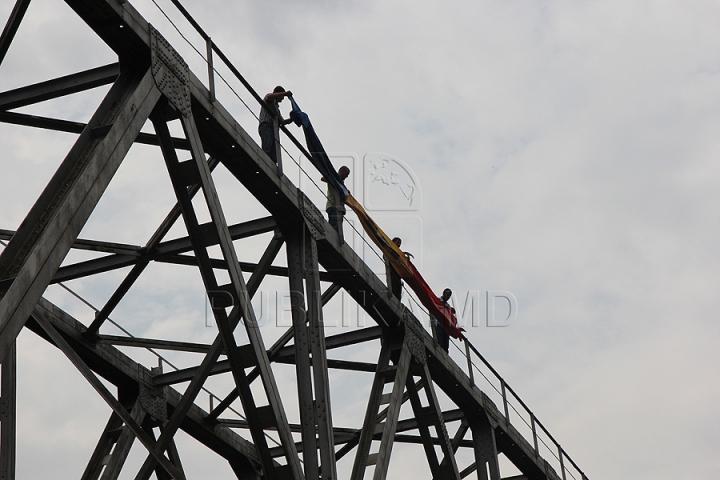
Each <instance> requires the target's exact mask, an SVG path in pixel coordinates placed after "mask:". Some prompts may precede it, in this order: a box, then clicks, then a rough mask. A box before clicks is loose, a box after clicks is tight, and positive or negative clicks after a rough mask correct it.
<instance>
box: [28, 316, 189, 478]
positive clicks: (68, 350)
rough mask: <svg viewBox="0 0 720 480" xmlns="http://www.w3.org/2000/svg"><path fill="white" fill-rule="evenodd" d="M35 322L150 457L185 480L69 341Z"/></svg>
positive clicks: (49, 326)
mask: <svg viewBox="0 0 720 480" xmlns="http://www.w3.org/2000/svg"><path fill="white" fill-rule="evenodd" d="M35 320H36V321H37V322H38V323H39V324H40V327H42V329H43V330H45V333H46V334H47V335H48V336H49V337H50V339H51V340H52V341H53V343H54V344H55V346H57V347H58V348H59V349H60V350H61V351H62V352H63V353H64V354H65V356H67V357H68V359H70V361H71V362H72V363H73V364H74V365H75V368H77V369H78V370H79V371H80V373H81V374H82V375H83V376H84V377H85V379H86V380H87V381H88V383H90V385H91V386H92V387H93V388H94V389H95V391H96V392H98V393H99V394H100V396H101V397H102V398H103V400H105V402H106V403H107V404H108V405H109V406H110V408H112V409H113V411H114V412H115V413H116V414H117V415H118V416H119V417H120V418H121V419H122V421H123V422H124V423H125V425H127V426H128V428H130V429H131V430H132V432H133V434H134V435H135V436H136V437H137V439H138V440H140V442H142V444H143V446H145V448H146V449H147V450H148V452H150V455H151V456H152V457H153V458H154V459H155V460H156V461H157V462H158V463H159V464H160V465H161V466H162V467H163V468H164V469H165V470H166V471H167V472H168V473H170V474H171V475H173V477H174V478H175V479H176V480H185V475H183V473H182V472H181V471H179V470H178V469H177V468H176V467H175V466H174V465H173V464H172V462H170V460H168V459H167V457H165V456H164V455H163V453H162V449H160V448H158V445H157V444H156V443H155V442H154V441H153V440H152V439H151V438H150V437H149V436H148V435H147V434H146V433H145V432H144V431H143V429H142V427H141V426H140V425H139V424H138V423H137V422H136V421H135V419H134V418H132V416H131V414H130V413H129V412H128V411H127V410H126V409H125V407H124V406H123V405H122V404H121V403H120V402H119V401H118V400H117V399H116V398H115V397H113V395H112V394H111V393H110V391H109V390H108V389H107V387H105V385H104V384H103V383H102V382H101V381H100V379H98V378H97V377H96V376H95V374H94V373H93V371H92V370H91V369H90V367H88V366H87V364H86V363H85V362H84V361H83V360H82V358H80V356H79V355H78V354H77V353H76V352H75V350H73V349H72V347H70V345H69V344H68V343H67V341H66V340H65V339H64V338H63V337H62V336H61V335H60V333H59V332H58V331H57V330H56V329H55V327H54V326H53V325H52V324H51V323H50V322H48V321H47V320H46V319H45V318H43V317H42V316H37V317H35Z"/></svg>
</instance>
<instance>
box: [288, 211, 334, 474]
mask: <svg viewBox="0 0 720 480" xmlns="http://www.w3.org/2000/svg"><path fill="white" fill-rule="evenodd" d="M286 242H287V255H288V270H289V272H290V276H289V279H290V298H291V301H292V317H293V332H294V338H295V348H294V350H295V365H296V373H297V382H298V396H299V399H300V418H301V421H302V437H303V447H304V448H303V459H304V463H305V475H306V476H307V477H308V478H314V477H316V476H317V475H318V473H317V468H318V467H317V461H318V459H317V449H318V448H319V451H320V465H321V470H320V471H321V474H322V478H323V479H325V478H328V479H335V478H337V468H336V465H335V451H334V448H333V447H334V441H333V432H332V414H331V406H330V386H329V381H328V374H327V369H328V360H327V356H326V351H325V350H326V346H325V329H324V324H323V316H322V306H323V302H322V299H321V293H320V292H321V291H320V275H319V271H318V261H317V246H316V244H315V239H314V238H312V236H311V235H310V232H309V231H308V230H307V228H306V227H305V225H304V224H302V225H301V226H300V228H298V229H297V230H295V232H294V234H288V238H286ZM303 281H304V282H305V288H304V290H305V291H304V294H303ZM306 306H307V310H306ZM311 369H312V374H311ZM313 387H314V388H313ZM316 432H317V437H316Z"/></svg>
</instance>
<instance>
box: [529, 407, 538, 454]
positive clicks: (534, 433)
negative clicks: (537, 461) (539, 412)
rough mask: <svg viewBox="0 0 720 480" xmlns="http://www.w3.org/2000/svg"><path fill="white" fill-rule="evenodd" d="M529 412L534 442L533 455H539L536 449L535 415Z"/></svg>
mask: <svg viewBox="0 0 720 480" xmlns="http://www.w3.org/2000/svg"><path fill="white" fill-rule="evenodd" d="M529 413H530V427H531V428H532V433H533V443H534V444H535V456H536V457H539V456H540V451H539V450H538V437H537V430H536V429H535V415H533V413H532V412H529Z"/></svg>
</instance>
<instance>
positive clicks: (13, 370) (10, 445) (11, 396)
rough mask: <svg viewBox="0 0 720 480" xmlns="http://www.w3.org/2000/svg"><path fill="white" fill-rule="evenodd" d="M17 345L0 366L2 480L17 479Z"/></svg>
mask: <svg viewBox="0 0 720 480" xmlns="http://www.w3.org/2000/svg"><path fill="white" fill-rule="evenodd" d="M16 433H17V345H16V344H15V342H13V343H12V345H10V348H8V350H7V353H6V354H5V358H3V359H2V364H0V479H2V480H14V479H15V450H16V445H17V443H16V442H17V440H16Z"/></svg>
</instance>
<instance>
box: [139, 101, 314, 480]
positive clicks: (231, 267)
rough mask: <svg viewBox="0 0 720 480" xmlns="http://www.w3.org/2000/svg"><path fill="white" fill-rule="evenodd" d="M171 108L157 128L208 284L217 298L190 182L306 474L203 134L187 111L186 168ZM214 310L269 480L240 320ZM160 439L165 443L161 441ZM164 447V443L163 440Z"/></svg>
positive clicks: (292, 461)
mask: <svg viewBox="0 0 720 480" xmlns="http://www.w3.org/2000/svg"><path fill="white" fill-rule="evenodd" d="M165 111H166V110H165ZM165 111H158V112H156V113H155V116H154V117H153V118H152V120H153V124H154V126H155V131H156V133H157V134H158V136H159V138H160V143H161V148H162V151H163V156H164V157H165V161H166V164H167V167H168V171H169V173H170V178H171V181H172V183H173V188H174V190H175V194H176V196H177V199H178V203H179V204H180V207H181V211H182V216H183V220H184V221H185V226H186V228H187V231H188V233H189V234H190V238H191V241H192V244H193V250H194V251H195V256H196V257H197V259H198V263H199V269H200V273H201V276H202V278H203V282H204V284H205V288H206V290H207V291H208V295H210V296H211V295H213V293H214V292H217V291H219V289H220V286H219V285H218V283H217V280H216V278H215V274H214V272H213V269H212V265H211V264H210V261H209V260H210V256H209V253H208V250H207V248H208V245H207V242H206V240H205V238H204V237H203V234H202V232H201V229H200V224H199V222H198V220H197V217H196V215H195V210H194V207H193V205H192V202H191V201H190V198H189V196H188V192H187V186H188V185H190V184H194V183H197V184H200V185H201V187H202V190H203V195H204V198H205V203H206V205H207V207H208V210H209V212H210V217H211V219H212V224H213V225H214V226H215V233H216V235H217V239H218V242H217V243H218V244H219V246H220V249H221V251H222V254H223V257H224V259H225V261H226V263H227V268H228V273H229V274H230V278H231V285H230V288H231V293H232V294H233V299H234V302H238V303H237V305H233V310H232V312H231V313H230V316H231V317H236V318H237V319H238V320H239V318H240V317H242V318H243V320H244V322H243V323H244V325H245V328H246V332H247V334H248V337H249V339H250V345H251V348H252V349H253V351H254V355H255V357H256V359H257V363H258V367H259V368H260V370H261V374H260V377H261V378H262V380H263V386H264V388H265V393H266V396H267V400H268V402H269V406H268V407H269V410H270V415H269V417H270V418H272V421H273V422H274V425H276V426H278V433H279V436H280V439H281V443H282V444H283V447H284V448H285V453H286V459H287V467H288V469H289V470H290V472H291V475H292V477H293V478H297V479H299V478H304V476H303V474H302V470H301V467H300V462H299V458H298V456H297V451H296V450H295V445H294V443H293V442H292V438H291V436H290V433H289V429H288V428H287V418H286V416H285V412H284V409H283V406H282V402H281V400H280V396H279V392H278V391H277V385H276V384H275V380H274V376H273V373H272V370H271V369H270V367H269V361H268V359H267V353H266V351H265V348H264V345H263V340H262V336H261V335H260V333H259V330H258V329H257V321H256V319H255V315H254V312H253V311H252V306H251V305H250V299H249V295H248V291H247V286H246V285H245V281H244V280H243V277H242V273H241V272H240V269H239V265H238V260H237V256H236V253H235V249H234V247H233V245H232V239H231V237H230V232H229V230H228V228H227V224H226V222H225V217H224V214H223V212H222V207H221V206H220V200H219V198H218V196H217V192H216V190H215V186H214V183H213V180H212V176H211V174H210V170H209V168H208V166H207V163H206V160H205V153H204V150H203V148H202V143H201V140H200V137H199V135H198V132H197V128H196V126H195V122H194V120H193V117H192V115H191V114H190V115H187V113H186V112H185V111H183V115H182V116H181V122H182V125H183V130H184V131H185V135H186V137H187V139H188V141H189V142H190V146H191V153H192V157H193V158H192V160H190V161H188V162H189V163H187V164H184V165H183V166H181V165H180V162H179V161H178V159H177V155H176V153H175V150H174V149H173V148H172V145H171V144H170V142H169V138H170V133H169V131H168V127H167V125H166V123H165V120H164V119H163V116H164V115H166V113H165ZM188 172H190V176H189V177H188V176H187V173H188ZM213 243H215V242H213ZM213 314H214V316H215V321H216V324H217V326H218V329H219V330H220V337H221V338H222V343H223V345H224V346H225V352H226V354H227V356H228V361H229V362H230V365H231V370H232V374H233V378H234V379H235V383H236V386H237V389H238V391H239V392H240V399H241V401H242V403H243V409H244V411H245V413H246V415H247V417H248V419H251V420H250V430H251V434H252V437H253V441H254V442H255V445H256V448H257V449H258V454H259V456H260V460H261V465H262V467H263V472H264V473H265V475H267V476H268V478H276V476H277V475H278V471H277V469H276V467H275V465H274V464H273V461H272V457H271V456H270V455H269V450H268V446H267V441H266V439H265V435H264V432H263V428H264V426H263V424H262V423H261V421H260V419H261V418H265V417H261V415H260V413H259V412H260V410H259V409H258V407H257V406H256V402H255V399H254V398H253V395H252V392H251V390H250V386H249V382H248V381H247V375H246V374H245V371H244V368H243V363H242V360H241V358H240V356H239V351H238V349H237V345H236V344H235V338H234V336H233V329H234V325H235V324H237V321H236V320H235V318H233V319H232V320H231V319H230V318H229V317H228V314H227V313H226V311H225V309H223V308H213ZM164 435H165V432H163V434H161V436H160V439H163V437H164ZM167 438H170V437H167ZM159 443H161V442H160V441H159ZM161 445H163V444H162V443H161ZM152 465H153V459H152V458H151V457H148V459H147V460H146V462H145V463H144V464H143V467H142V469H141V473H140V474H138V477H137V478H146V475H147V473H149V471H150V468H151V467H152Z"/></svg>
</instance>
